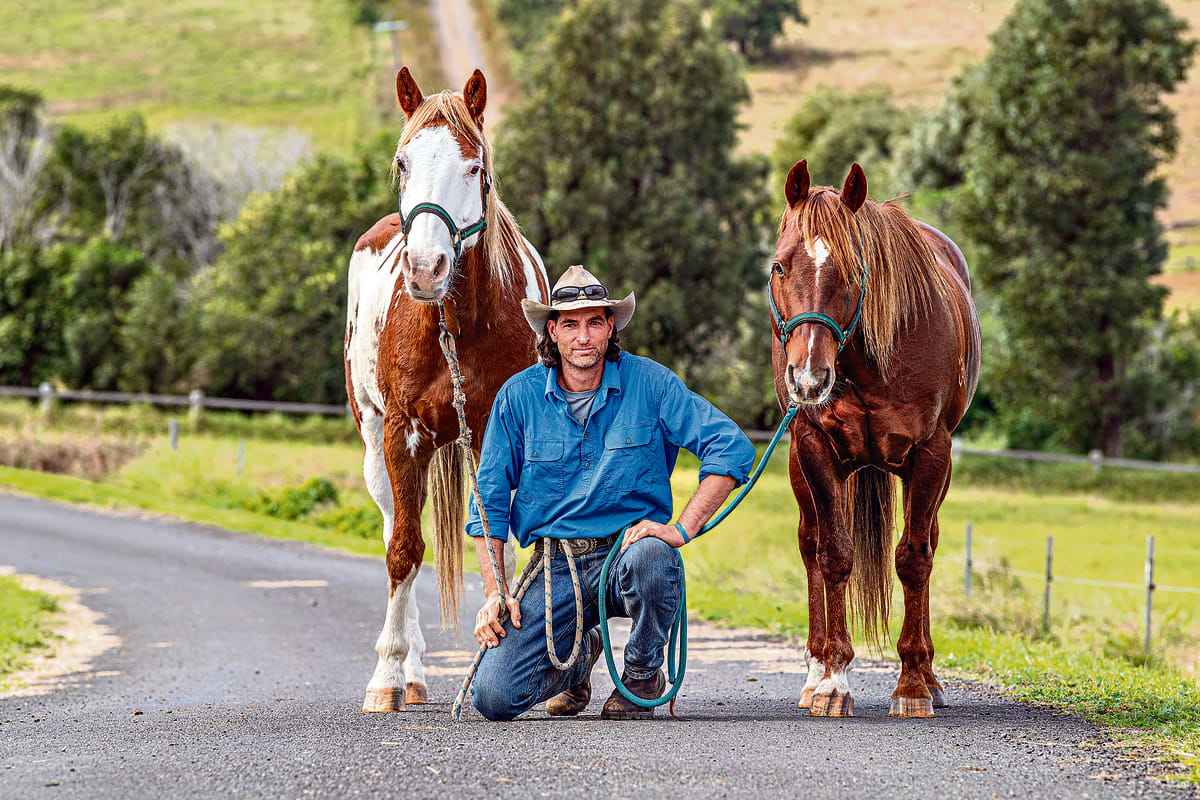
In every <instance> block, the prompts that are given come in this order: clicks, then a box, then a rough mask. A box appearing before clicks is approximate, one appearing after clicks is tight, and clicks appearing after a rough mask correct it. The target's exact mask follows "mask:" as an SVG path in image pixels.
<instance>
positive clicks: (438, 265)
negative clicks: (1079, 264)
mask: <svg viewBox="0 0 1200 800" xmlns="http://www.w3.org/2000/svg"><path fill="white" fill-rule="evenodd" d="M445 266H446V254H445V253H438V257H437V261H435V262H434V264H433V274H434V277H437V276H438V275H441V274H442V268H443V267H445Z"/></svg>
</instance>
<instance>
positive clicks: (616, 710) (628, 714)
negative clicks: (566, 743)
mask: <svg viewBox="0 0 1200 800" xmlns="http://www.w3.org/2000/svg"><path fill="white" fill-rule="evenodd" d="M621 683H623V684H625V688H626V689H628V690H629V692H630V694H633V695H636V696H637V697H641V698H643V699H645V700H654V699H656V698H659V697H662V693H663V691H665V690H666V688H667V676H666V675H664V674H663V671H662V670H661V669H660V670H658V672H655V673H654V674H653V675H652V676H650V677H649V678H642V679H638V678H630V677H629V676H628V675H627V674H625V673H621ZM653 716H654V709H653V708H642V707H641V706H639V705H636V704H634V703H631V702H629V700H627V699H626V698H625V695H623V694H621V691H620V689H613V692H612V694H610V695H609V696H608V700H606V701H605V702H604V708H603V709H602V710H601V711H600V719H650V718H651V717H653Z"/></svg>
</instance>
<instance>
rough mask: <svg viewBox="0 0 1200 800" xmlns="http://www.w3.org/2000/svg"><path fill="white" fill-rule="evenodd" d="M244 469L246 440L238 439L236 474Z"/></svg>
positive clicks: (239, 473)
mask: <svg viewBox="0 0 1200 800" xmlns="http://www.w3.org/2000/svg"><path fill="white" fill-rule="evenodd" d="M245 471H246V440H245V439H238V473H237V474H238V475H241V474H242V473H243V472H245Z"/></svg>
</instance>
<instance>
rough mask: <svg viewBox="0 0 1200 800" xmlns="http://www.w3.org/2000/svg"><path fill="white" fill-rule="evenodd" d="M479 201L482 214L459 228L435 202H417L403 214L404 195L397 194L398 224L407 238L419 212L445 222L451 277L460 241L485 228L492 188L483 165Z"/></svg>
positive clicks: (490, 179)
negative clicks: (451, 250) (451, 260)
mask: <svg viewBox="0 0 1200 800" xmlns="http://www.w3.org/2000/svg"><path fill="white" fill-rule="evenodd" d="M479 171H480V178H479V202H480V204H481V205H482V206H483V212H482V216H480V217H479V220H478V221H477V222H476V223H475V224H473V225H468V226H467V227H465V228H459V227H458V225H457V224H455V222H454V218H453V217H451V216H450V212H448V211H447V210H446V209H444V208H442V207H441V206H439V205H438V204H437V203H417V204H416V205H415V206H413V210H412V211H410V212H408V216H407V217H406V216H404V195H403V194H397V196H396V204H397V206H398V207H399V211H400V217H401V219H402V220H403V223H402V224H401V225H400V231H401V232H402V233H403V234H404V238H406V239H407V238H408V232H409V231H410V230H412V226H413V220H415V219H416V218H417V216H418V215H420V214H433V215H434V216H435V217H437V218H438V219H440V220H441V221H442V222H444V223H445V224H446V227H447V228H449V229H450V244H452V245H453V246H454V263H453V264H451V265H450V271H451V278H453V272H454V269H455V268H456V267H457V266H458V260H459V258H461V257H462V243H463V240H464V239H469V238H471V237H472V236H474V235H475V234H477V233H483V232H484V231H486V230H487V197H488V193H489V192H490V191H491V190H492V176H491V175H489V174H488V171H487V170H486V169H484V168H483V167H480V168H479Z"/></svg>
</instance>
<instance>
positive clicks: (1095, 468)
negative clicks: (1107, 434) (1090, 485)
mask: <svg viewBox="0 0 1200 800" xmlns="http://www.w3.org/2000/svg"><path fill="white" fill-rule="evenodd" d="M1088 460H1089V461H1091V462H1092V472H1099V471H1100V468H1101V467H1102V466H1104V452H1103V451H1102V450H1088Z"/></svg>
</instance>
